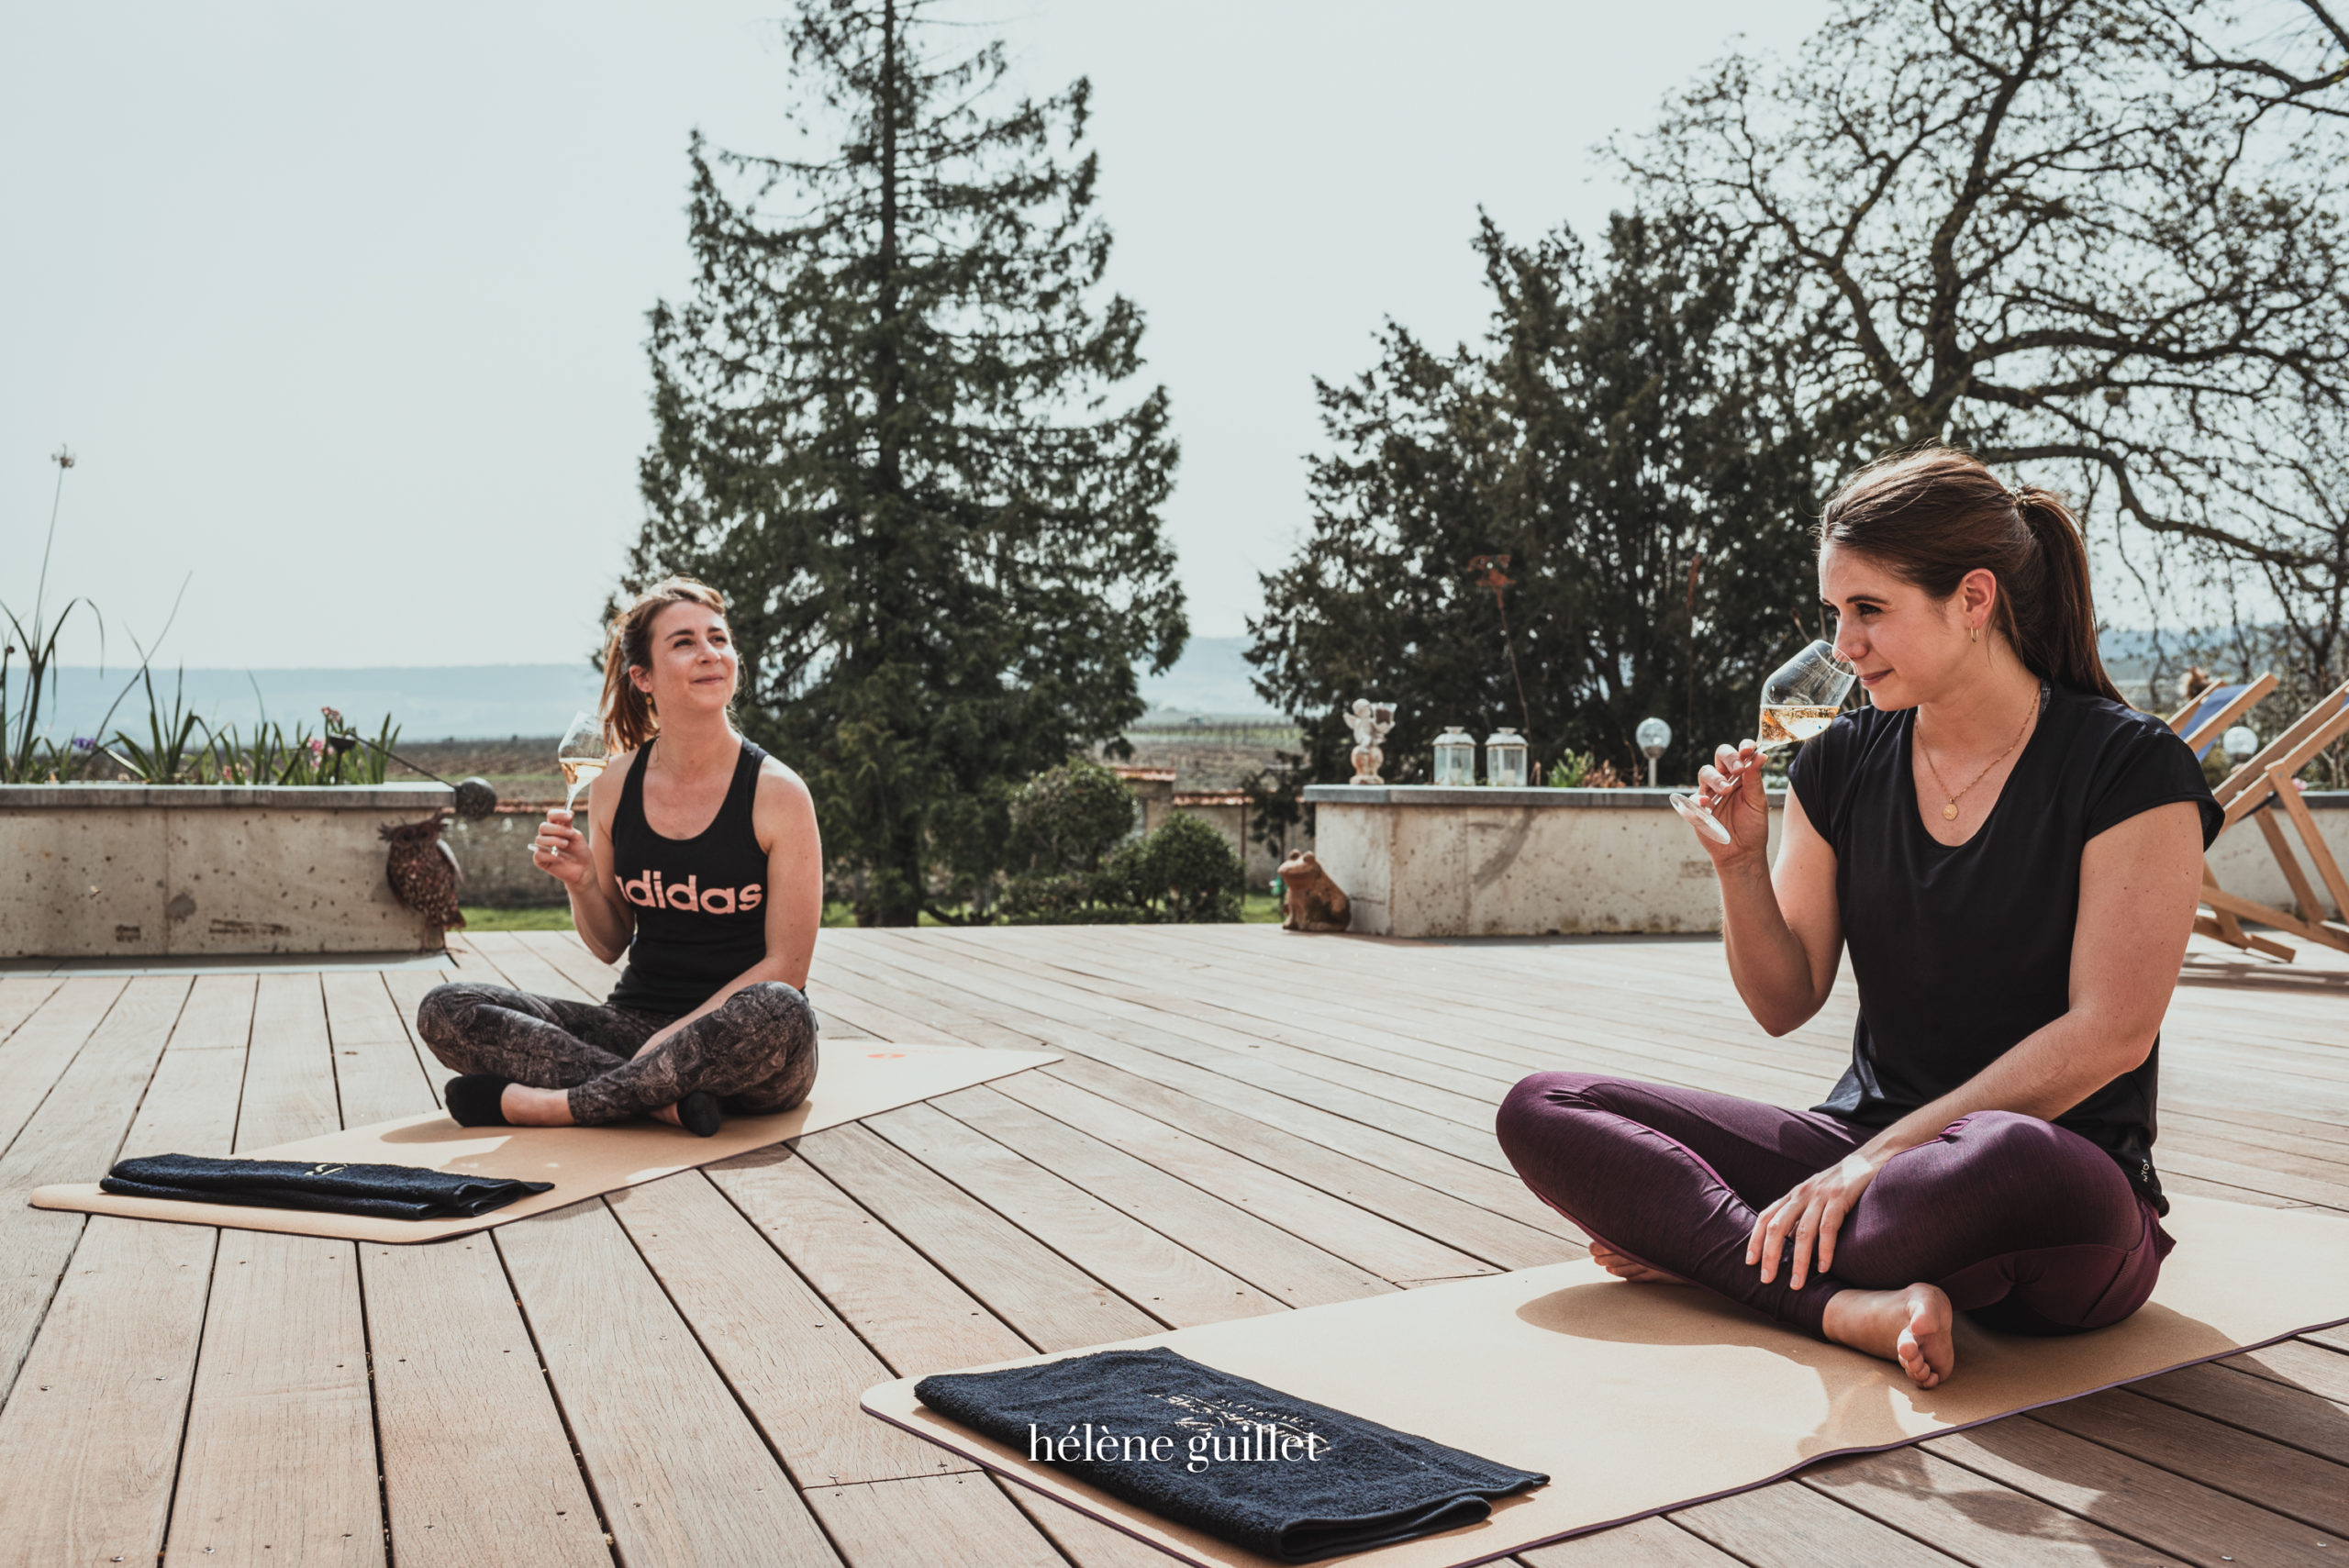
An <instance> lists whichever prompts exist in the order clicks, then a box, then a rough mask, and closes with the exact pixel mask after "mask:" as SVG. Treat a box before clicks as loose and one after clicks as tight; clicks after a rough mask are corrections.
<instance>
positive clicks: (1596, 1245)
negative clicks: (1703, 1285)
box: [1590, 1237, 1688, 1284]
mask: <svg viewBox="0 0 2349 1568" xmlns="http://www.w3.org/2000/svg"><path fill="white" fill-rule="evenodd" d="M1590 1261H1591V1262H1594V1263H1597V1264H1598V1266H1599V1267H1600V1268H1602V1269H1605V1270H1606V1271H1607V1272H1608V1273H1610V1274H1613V1275H1614V1276H1615V1277H1616V1278H1617V1279H1627V1280H1636V1281H1638V1282H1639V1283H1640V1284H1687V1283H1688V1282H1687V1280H1685V1279H1682V1278H1681V1277H1680V1276H1679V1275H1678V1274H1668V1273H1664V1271H1663V1270H1662V1269H1653V1268H1650V1267H1649V1266H1648V1265H1647V1264H1645V1263H1643V1262H1640V1261H1639V1260H1638V1259H1637V1258H1634V1257H1632V1256H1631V1254H1630V1253H1629V1252H1619V1251H1616V1250H1615V1249H1614V1248H1612V1247H1610V1246H1609V1245H1608V1244H1607V1243H1606V1242H1604V1241H1601V1240H1598V1239H1597V1238H1595V1237H1594V1238H1593V1239H1592V1240H1591V1243H1590Z"/></svg>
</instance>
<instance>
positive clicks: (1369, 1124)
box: [833, 965, 1579, 1240]
mask: <svg viewBox="0 0 2349 1568" xmlns="http://www.w3.org/2000/svg"><path fill="white" fill-rule="evenodd" d="M833 973H834V974H835V975H836V977H838V976H842V975H845V976H846V978H847V979H848V980H849V982H850V984H851V985H852V987H853V988H855V989H856V990H857V991H858V994H860V995H863V994H865V993H864V988H865V987H871V988H872V989H873V990H874V991H875V992H877V993H878V994H880V995H885V996H887V997H889V998H891V1002H892V1005H893V1006H897V1007H899V1008H900V1009H902V1010H905V1011H907V1012H908V1013H911V1014H913V1015H914V1016H916V1017H919V1018H924V1019H925V1020H926V1021H929V1022H931V1023H933V1024H936V1025H937V1026H938V1027H941V1028H954V1027H958V1026H959V1027H960V1028H961V1029H972V1030H974V1032H975V1031H976V1030H977V1029H978V1028H979V1027H980V1026H987V1027H990V1028H992V1029H996V1030H999V1031H1000V1033H1001V1034H1002V1035H1003V1036H1005V1037H1007V1038H1004V1039H1001V1040H993V1041H989V1042H988V1043H999V1044H1019V1045H1022V1046H1029V1047H1033V1046H1044V1047H1048V1048H1050V1049H1052V1050H1054V1051H1061V1052H1063V1054H1075V1055H1081V1056H1086V1057H1091V1058H1093V1059H1094V1060H1096V1061H1100V1062H1108V1063H1109V1064H1111V1065H1113V1066H1117V1067H1120V1068H1123V1069H1124V1070H1126V1071H1127V1072H1129V1073H1134V1074H1136V1075H1137V1076H1140V1077H1143V1078H1147V1079H1150V1080H1152V1081H1153V1082H1156V1083H1159V1084H1165V1085H1166V1086H1168V1087H1170V1088H1175V1089H1180V1090H1184V1091H1186V1092H1187V1093H1190V1094H1193V1095H1197V1096H1198V1097H1200V1098H1202V1099H1206V1100H1208V1101H1210V1102H1213V1103H1217V1104H1220V1105H1224V1106H1228V1107H1230V1108H1233V1109H1237V1110H1240V1111H1241V1112H1242V1113H1244V1114H1246V1115H1249V1116H1252V1117H1254V1118H1256V1119H1257V1120H1259V1121H1263V1122H1264V1123H1266V1124H1268V1125H1271V1126H1275V1127H1279V1128H1282V1129H1285V1130H1287V1131H1290V1132H1293V1133H1296V1134H1297V1135H1298V1136H1300V1137H1304V1138H1308V1139H1310V1140H1313V1141H1316V1142H1319V1143H1321V1144H1322V1145H1323V1146H1324V1147H1327V1148H1330V1149H1334V1150H1337V1151H1340V1152H1342V1153H1346V1154H1350V1155H1353V1157H1355V1158H1357V1159H1360V1160H1363V1161H1364V1162H1368V1163H1371V1164H1374V1165H1377V1166H1380V1167H1381V1168H1383V1169H1386V1170H1389V1171H1392V1172H1395V1173H1397V1174H1400V1175H1405V1176H1408V1177H1409V1178H1410V1179H1412V1180H1414V1181H1417V1182H1419V1183H1420V1184H1422V1185H1425V1186H1427V1187H1428V1188H1430V1189H1431V1190H1432V1191H1437V1192H1446V1193H1450V1194H1452V1195H1454V1196H1456V1197H1459V1198H1461V1199H1463V1200H1464V1201H1467V1202H1470V1203H1474V1204H1476V1205H1478V1206H1479V1207H1485V1208H1488V1209H1491V1210H1492V1211H1493V1212H1494V1213H1496V1214H1498V1215H1501V1216H1504V1217H1505V1218H1510V1219H1513V1220H1516V1221H1518V1222H1519V1223H1520V1224H1521V1225H1525V1226H1528V1227H1531V1229H1536V1230H1546V1231H1549V1232H1550V1233H1552V1234H1553V1235H1560V1236H1565V1237H1567V1238H1569V1239H1573V1240H1579V1237H1578V1235H1577V1234H1576V1233H1575V1231H1574V1230H1573V1229H1572V1227H1570V1226H1568V1225H1567V1224H1566V1222H1565V1221H1564V1220H1563V1219H1562V1218H1559V1217H1558V1216H1557V1215H1556V1214H1555V1213H1554V1212H1553V1211H1552V1210H1551V1209H1550V1208H1549V1207H1548V1206H1546V1205H1544V1204H1543V1203H1542V1202H1541V1200H1540V1199H1538V1198H1535V1197H1534V1196H1533V1195H1531V1193H1529V1192H1527V1191H1526V1189H1525V1184H1524V1183H1522V1182H1521V1181H1520V1180H1518V1178H1517V1176H1516V1174H1515V1173H1514V1172H1510V1173H1507V1174H1504V1173H1501V1172H1500V1171H1497V1170H1495V1169H1493V1168H1491V1167H1490V1166H1489V1165H1487V1164H1485V1163H1483V1162H1476V1161H1472V1160H1468V1159H1465V1158H1463V1157H1462V1156H1460V1155H1458V1154H1454V1153H1452V1152H1450V1151H1444V1150H1441V1149H1437V1148H1433V1147H1431V1146H1430V1145H1428V1144H1426V1143H1424V1142H1422V1141H1419V1140H1413V1139H1410V1138H1407V1137H1405V1136H1403V1135H1401V1134H1399V1133H1397V1132H1396V1131H1393V1130H1391V1129H1389V1128H1387V1127H1386V1126H1385V1125H1383V1123H1382V1121H1381V1120H1380V1119H1378V1118H1379V1116H1380V1112H1379V1110H1378V1109H1377V1108H1376V1106H1383V1105H1384V1104H1385V1102H1375V1104H1374V1103H1372V1102H1369V1101H1368V1100H1367V1097H1366V1096H1363V1097H1359V1099H1358V1102H1357V1103H1356V1105H1355V1107H1354V1108H1356V1109H1360V1110H1362V1111H1363V1113H1364V1115H1366V1116H1368V1117H1370V1118H1373V1119H1370V1120H1364V1119H1361V1118H1360V1117H1355V1116H1348V1115H1343V1114H1341V1113H1340V1112H1338V1111H1337V1110H1335V1109H1332V1108H1330V1106H1328V1105H1327V1104H1325V1103H1324V1101H1325V1098H1327V1096H1325V1095H1322V1094H1321V1093H1319V1088H1317V1085H1316V1082H1315V1081H1314V1080H1311V1079H1307V1078H1302V1077H1301V1076H1300V1075H1297V1074H1293V1073H1292V1074H1287V1075H1286V1077H1282V1078H1280V1079H1279V1082H1278V1083H1277V1084H1266V1083H1265V1082H1264V1081H1263V1078H1262V1076H1261V1075H1260V1074H1258V1073H1252V1072H1250V1071H1249V1068H1250V1063H1249V1062H1247V1061H1246V1060H1245V1059H1244V1057H1243V1056H1242V1055H1241V1053H1239V1052H1233V1051H1224V1052H1217V1053H1210V1056H1211V1059H1210V1060H1209V1061H1208V1062H1206V1063H1201V1062H1195V1061H1192V1060H1190V1058H1191V1057H1192V1056H1193V1055H1195V1054H1197V1052H1196V1051H1192V1050H1190V1049H1187V1048H1183V1042H1180V1041H1177V1042H1175V1043H1176V1045H1177V1047H1178V1048H1179V1049H1178V1050H1177V1051H1175V1052H1174V1053H1169V1052H1167V1051H1160V1050H1158V1049H1155V1048H1154V1047H1150V1048H1145V1047H1143V1046H1140V1045H1137V1044H1135V1043H1133V1041H1132V1040H1131V1039H1130V1038H1129V1037H1128V1036H1127V1034H1126V1032H1125V1031H1119V1034H1118V1035H1116V1036H1112V1035H1108V1034H1104V1033H1101V1032H1098V1031H1096V1030H1090V1029H1075V1028H1071V1027H1067V1026H1064V1025H1062V1024H1059V1023H1057V1022H1055V1021H1053V1020H1052V1019H1049V1018H1043V1017H1041V1016H1039V1015H1032V1014H1023V1013H1022V1012H1021V1011H1020V1010H1019V1009H1018V1008H1015V1007H1010V1006H1003V1005H1000V1004H998V1003H996V1002H995V1001H993V1000H991V999H988V998H985V997H982V996H975V995H971V994H969V993H963V994H962V995H957V996H955V997H953V998H952V1000H941V999H933V998H931V997H930V996H929V995H925V994H924V992H923V991H921V990H919V989H918V988H917V987H918V985H919V984H921V977H919V976H916V975H913V974H910V973H907V972H904V971H899V970H889V969H885V968H883V969H880V970H877V971H876V973H877V975H878V978H873V977H866V976H863V975H862V974H859V973H854V972H849V971H847V970H846V968H845V966H844V965H842V966H838V967H836V968H835V970H834V972H833ZM838 983H839V980H838V978H836V980H835V984H838ZM988 1015H995V1016H996V1017H999V1018H1013V1017H1018V1018H1020V1020H1021V1021H1020V1022H1019V1026H1018V1029H1017V1030H1015V1029H1014V1028H1013V1027H1012V1026H1010V1025H1008V1024H1006V1023H999V1022H996V1017H989V1016H988ZM964 1038H974V1036H973V1035H965V1037H964ZM1276 1076H1277V1070H1276ZM1319 1087H1321V1088H1330V1089H1331V1091H1332V1093H1333V1094H1340V1093H1341V1092H1340V1091H1336V1090H1335V1089H1334V1086H1330V1085H1321V1086H1319ZM1284 1089H1294V1090H1296V1091H1297V1094H1288V1093H1284V1092H1282V1091H1283V1090H1284ZM1299 1095H1302V1096H1303V1097H1298V1096H1299ZM1463 1130H1464V1129H1459V1128H1457V1127H1456V1126H1455V1127H1454V1128H1453V1131H1452V1133H1451V1134H1448V1135H1447V1136H1456V1135H1457V1134H1458V1133H1460V1132H1461V1131H1463ZM1485 1136H1486V1141H1488V1142H1489V1141H1491V1133H1490V1131H1489V1129H1487V1131H1486V1135H1485ZM1493 1157H1494V1159H1496V1160H1501V1161H1502V1163H1503V1164H1506V1163H1507V1162H1506V1161H1505V1160H1502V1157H1501V1156H1500V1155H1499V1153H1498V1152H1497V1146H1496V1151H1495V1153H1494V1156H1493Z"/></svg>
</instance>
